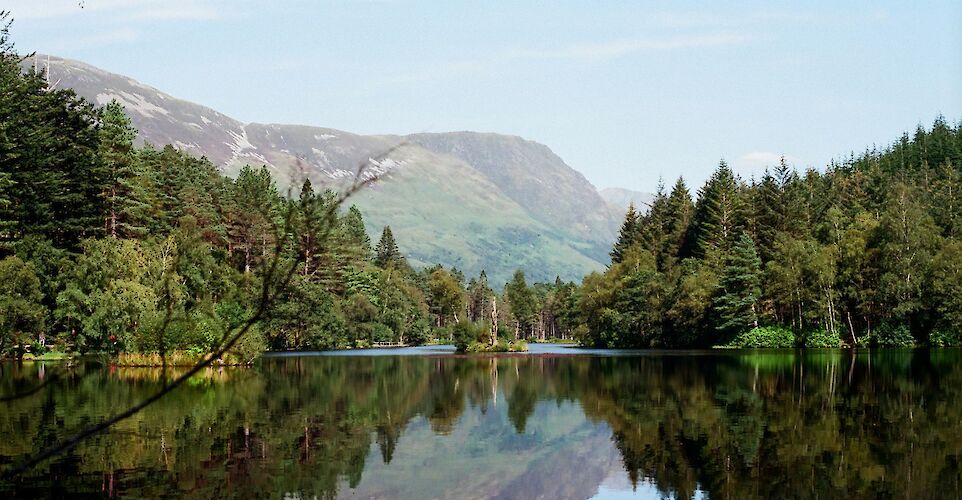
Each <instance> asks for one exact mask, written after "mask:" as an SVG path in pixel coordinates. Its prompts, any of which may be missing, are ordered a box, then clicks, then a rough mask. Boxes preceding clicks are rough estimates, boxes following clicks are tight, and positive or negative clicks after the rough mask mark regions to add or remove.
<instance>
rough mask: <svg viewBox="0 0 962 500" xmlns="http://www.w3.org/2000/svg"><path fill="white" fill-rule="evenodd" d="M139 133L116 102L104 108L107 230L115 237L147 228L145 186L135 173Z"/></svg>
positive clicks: (142, 232) (102, 131) (140, 233)
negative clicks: (143, 223) (145, 223)
mask: <svg viewBox="0 0 962 500" xmlns="http://www.w3.org/2000/svg"><path fill="white" fill-rule="evenodd" d="M136 135H137V132H136V131H135V130H134V128H133V126H131V124H130V118H127V115H126V114H125V113H124V108H123V106H121V105H120V103H119V102H117V100H116V99H113V100H111V101H110V102H109V103H108V104H107V106H105V107H104V109H103V111H102V113H101V118H100V157H101V158H103V160H104V163H106V166H107V172H108V182H109V184H108V186H107V192H106V202H107V214H106V218H105V224H104V227H105V229H106V233H107V234H108V235H110V236H111V237H114V238H117V237H119V236H124V237H134V236H143V235H145V234H146V232H147V228H146V227H144V226H141V225H139V224H138V223H139V222H141V221H143V220H144V219H145V218H146V215H147V214H146V213H145V208H146V207H147V204H146V203H145V202H146V200H145V198H146V193H145V192H144V186H143V185H142V184H141V183H140V182H138V175H137V171H136V170H135V160H136V157H135V155H134V151H133V149H134V138H135V137H136Z"/></svg>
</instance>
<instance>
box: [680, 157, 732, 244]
mask: <svg viewBox="0 0 962 500" xmlns="http://www.w3.org/2000/svg"><path fill="white" fill-rule="evenodd" d="M742 211H743V203H742V199H741V197H740V196H739V182H738V179H737V178H736V177H735V174H734V173H732V170H731V168H729V167H728V164H727V163H725V161H724V160H722V161H721V162H720V163H719V164H718V168H717V169H716V170H715V173H714V174H712V176H711V178H710V179H709V180H708V182H707V183H706V184H705V186H704V187H702V189H701V191H699V193H698V203H697V204H696V205H695V215H694V222H693V224H692V230H693V233H694V234H693V235H692V240H693V241H694V243H695V245H694V247H695V255H696V256H699V257H704V256H706V255H708V254H709V253H711V252H713V251H718V250H721V251H725V250H727V249H728V248H729V247H730V246H731V243H732V242H733V241H734V240H735V239H737V237H738V234H739V231H740V230H742V229H743V228H744V214H743V213H742Z"/></svg>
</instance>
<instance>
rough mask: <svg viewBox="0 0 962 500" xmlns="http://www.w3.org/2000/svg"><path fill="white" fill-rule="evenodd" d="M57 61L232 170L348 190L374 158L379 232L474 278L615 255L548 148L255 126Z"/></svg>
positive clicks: (605, 209)
mask: <svg viewBox="0 0 962 500" xmlns="http://www.w3.org/2000/svg"><path fill="white" fill-rule="evenodd" d="M35 61H39V64H40V66H41V67H42V68H47V67H48V66H47V61H48V58H47V56H40V57H38V58H37V59H36V60H34V59H31V60H28V61H25V62H24V66H25V67H29V66H31V65H33V63H34V62H35ZM49 61H50V63H49V79H50V82H51V84H52V85H55V86H57V87H59V88H65V87H70V88H73V89H74V90H75V91H76V92H77V93H78V94H80V95H81V96H84V97H86V98H87V99H89V100H91V101H93V102H96V103H99V104H105V103H107V102H109V101H110V100H111V99H117V100H118V101H120V102H121V104H123V105H124V107H125V109H126V111H127V113H128V115H129V116H130V117H131V120H132V122H133V124H134V126H135V127H137V128H138V130H139V131H140V135H139V140H140V141H143V142H149V143H152V144H155V145H162V144H172V145H174V146H176V147H178V148H180V149H182V150H185V151H188V152H191V153H193V154H196V155H198V156H206V157H207V158H209V159H210V160H211V161H212V162H213V163H214V164H215V165H218V166H219V167H220V168H221V170H222V171H224V172H225V173H227V174H229V175H230V174H236V172H238V171H239V170H240V168H241V167H243V166H244V165H247V164H250V165H265V166H266V167H267V168H269V169H270V170H271V171H272V172H273V173H274V176H275V179H276V180H277V182H278V185H279V188H280V189H281V190H282V191H283V190H289V191H290V192H292V193H293V192H296V190H297V188H298V187H299V186H300V185H301V183H302V182H303V180H304V179H305V178H306V179H310V180H311V181H312V183H314V184H315V185H316V186H317V185H319V186H328V187H332V188H335V189H336V188H338V187H342V186H344V185H345V184H347V183H349V182H350V181H351V180H352V179H353V178H354V175H355V172H356V170H357V168H358V166H359V165H362V164H366V165H367V167H366V171H365V173H364V175H378V176H380V179H379V180H378V182H377V183H375V184H374V185H372V186H371V187H370V188H368V189H367V190H365V191H364V192H362V193H361V194H359V195H358V196H357V198H356V199H355V200H353V202H354V203H356V204H357V205H358V207H359V208H361V211H362V212H363V214H364V216H365V218H366V220H367V225H368V231H369V232H370V233H371V235H372V236H375V237H376V236H377V235H379V234H380V230H381V227H382V226H383V225H390V226H391V227H392V228H393V229H394V230H395V231H394V232H395V235H396V237H397V239H398V243H399V245H400V246H401V249H402V251H404V252H405V253H406V254H407V255H408V257H409V258H411V260H412V261H413V262H415V263H417V264H425V265H428V264H434V263H441V264H444V265H447V266H457V267H458V268H460V269H462V270H463V271H465V273H467V274H469V275H475V274H477V273H479V272H480V271H481V270H482V269H484V270H486V271H487V273H488V275H489V276H490V277H491V279H492V280H494V282H495V283H497V282H503V281H506V280H507V279H508V277H509V276H510V274H511V273H512V272H513V271H514V270H515V269H517V268H519V267H520V268H523V269H524V270H525V271H526V272H527V273H528V275H529V276H530V278H532V279H537V280H551V279H554V277H555V275H560V276H561V277H562V278H563V279H579V278H580V277H581V276H583V275H584V274H585V273H587V272H590V271H593V270H597V269H601V268H603V267H604V265H605V264H606V263H607V251H608V248H609V247H610V244H611V242H612V240H613V238H614V228H615V225H616V224H617V221H618V220H619V219H620V214H617V213H613V212H612V211H611V210H610V207H609V206H607V204H606V203H605V202H604V200H602V199H601V197H600V196H599V195H598V193H597V191H596V190H595V188H594V186H592V185H591V184H590V183H589V182H588V181H587V180H585V178H584V177H583V176H582V175H581V174H580V173H578V172H577V171H575V170H574V169H572V168H571V167H569V166H568V165H566V164H565V163H564V162H563V161H562V160H561V159H560V158H558V157H557V156H556V155H554V153H552V152H551V150H550V149H549V148H547V147H546V146H544V145H541V144H538V143H535V142H531V141H526V140H524V139H521V138H518V137H512V136H504V135H498V134H478V133H472V132H458V133H450V134H415V135H411V136H406V137H400V136H388V135H385V136H368V135H358V134H352V133H350V132H345V131H341V130H335V129H329V128H322V127H313V126H304V125H285V124H257V123H250V124H245V123H242V122H240V121H238V120H235V119H233V118H231V117H229V116H226V115H224V114H222V113H219V112H217V111H215V110H213V109H211V108H208V107H205V106H201V105H198V104H194V103H191V102H187V101H183V100H180V99H177V98H175V97H172V96H170V95H167V94H164V93H163V92H161V91H159V90H157V89H155V88H153V87H150V86H147V85H144V84H142V83H140V82H137V81H136V80H133V79H131V78H128V77H125V76H122V75H117V74H114V73H110V72H107V71H104V70H101V69H99V68H96V67H93V66H90V65H87V64H84V63H81V62H77V61H72V60H69V59H62V58H57V57H52V56H51V57H50V58H49ZM25 69H26V68H25ZM394 148H397V149H396V150H394ZM388 151H392V153H391V154H389V155H387V156H386V157H385V153H386V152H388Z"/></svg>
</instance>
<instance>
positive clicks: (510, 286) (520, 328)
mask: <svg viewBox="0 0 962 500" xmlns="http://www.w3.org/2000/svg"><path fill="white" fill-rule="evenodd" d="M504 296H505V299H507V301H508V304H509V305H510V306H511V315H512V316H513V317H514V322H515V337H516V338H525V337H526V336H527V334H529V333H530V332H531V325H532V322H533V321H534V316H535V306H536V304H535V297H534V294H533V293H532V291H531V289H530V288H528V283H527V281H526V280H525V277H524V271H522V270H521V269H518V270H517V271H515V272H514V276H512V278H511V281H509V282H508V283H507V284H505V285H504Z"/></svg>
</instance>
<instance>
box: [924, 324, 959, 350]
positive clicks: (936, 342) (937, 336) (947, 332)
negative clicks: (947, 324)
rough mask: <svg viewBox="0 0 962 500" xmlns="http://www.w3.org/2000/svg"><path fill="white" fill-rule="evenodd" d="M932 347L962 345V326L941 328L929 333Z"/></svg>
mask: <svg viewBox="0 0 962 500" xmlns="http://www.w3.org/2000/svg"><path fill="white" fill-rule="evenodd" d="M929 345H930V346H932V347H962V328H954V329H949V328H939V329H936V330H934V331H933V332H932V333H931V334H929Z"/></svg>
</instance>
